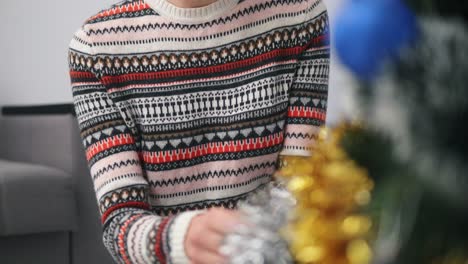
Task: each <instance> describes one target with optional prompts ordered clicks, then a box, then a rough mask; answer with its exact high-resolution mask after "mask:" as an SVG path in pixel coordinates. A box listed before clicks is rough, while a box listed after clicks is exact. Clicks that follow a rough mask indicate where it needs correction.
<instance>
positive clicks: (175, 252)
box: [169, 211, 204, 264]
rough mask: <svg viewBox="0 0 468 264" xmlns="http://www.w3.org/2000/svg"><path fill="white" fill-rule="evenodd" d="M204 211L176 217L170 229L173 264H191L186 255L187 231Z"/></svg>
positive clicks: (186, 213)
mask: <svg viewBox="0 0 468 264" xmlns="http://www.w3.org/2000/svg"><path fill="white" fill-rule="evenodd" d="M203 212H204V211H190V212H185V213H181V214H179V215H177V216H176V218H175V219H174V222H173V223H172V224H171V226H170V227H169V245H170V248H171V251H170V258H171V262H170V263H172V264H189V263H190V260H189V258H188V257H187V254H185V248H184V242H185V237H186V235H187V230H188V227H189V225H190V222H191V221H192V219H193V218H194V217H195V216H197V215H199V214H201V213H203Z"/></svg>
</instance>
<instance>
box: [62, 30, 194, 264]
mask: <svg viewBox="0 0 468 264" xmlns="http://www.w3.org/2000/svg"><path fill="white" fill-rule="evenodd" d="M92 46H93V45H92V42H91V41H90V40H89V39H88V37H87V34H86V31H85V28H84V27H83V28H82V29H80V30H78V31H77V32H76V34H75V35H74V38H73V39H72V41H71V43H70V49H69V66H70V78H71V84H72V93H73V100H74V106H75V111H76V116H77V119H78V123H79V127H80V131H81V137H82V140H83V144H84V147H85V151H86V158H87V160H88V164H89V168H90V172H91V177H92V179H93V185H94V190H95V192H96V197H97V202H98V207H99V210H100V214H101V220H102V225H103V242H104V244H105V246H106V248H107V249H108V251H109V252H110V254H111V255H112V256H113V258H114V260H115V261H116V262H117V263H137V264H146V263H188V259H187V257H186V255H185V253H184V252H185V250H184V247H183V242H184V237H185V233H186V230H187V227H188V225H189V223H190V220H191V219H192V217H193V216H194V215H195V214H197V213H198V212H187V213H181V214H178V215H176V216H170V217H161V216H158V215H156V214H155V213H153V212H152V211H151V206H150V204H149V200H148V190H149V184H148V182H147V179H146V177H145V174H144V171H143V170H142V166H141V163H140V158H139V154H138V153H139V152H138V149H137V145H138V143H137V142H138V141H137V139H138V136H137V134H136V132H135V131H134V124H133V121H132V117H131V115H130V113H129V112H128V111H127V110H125V107H123V106H119V105H118V104H117V103H114V102H113V100H112V98H110V97H109V94H108V93H107V91H106V88H105V87H104V86H103V85H102V83H101V82H100V79H99V69H100V64H101V63H102V61H101V59H98V58H96V56H94V55H93V52H92Z"/></svg>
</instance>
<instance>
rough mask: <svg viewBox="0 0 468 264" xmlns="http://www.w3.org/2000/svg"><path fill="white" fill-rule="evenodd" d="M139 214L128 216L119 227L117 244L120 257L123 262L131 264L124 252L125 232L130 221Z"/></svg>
mask: <svg viewBox="0 0 468 264" xmlns="http://www.w3.org/2000/svg"><path fill="white" fill-rule="evenodd" d="M140 216H141V215H134V216H132V217H130V219H128V220H127V221H125V222H124V224H123V225H122V226H121V227H120V231H119V235H118V242H117V244H118V246H119V253H120V255H121V256H122V259H123V260H124V262H125V264H131V262H130V259H129V258H128V256H127V254H126V253H125V234H126V233H127V229H128V226H129V225H130V223H131V222H133V221H134V220H135V219H136V218H138V217H140Z"/></svg>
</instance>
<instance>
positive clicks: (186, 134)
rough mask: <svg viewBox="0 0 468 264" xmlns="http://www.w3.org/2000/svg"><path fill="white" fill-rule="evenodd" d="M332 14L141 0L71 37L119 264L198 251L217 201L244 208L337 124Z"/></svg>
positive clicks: (89, 145)
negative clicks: (203, 219) (332, 96)
mask: <svg viewBox="0 0 468 264" xmlns="http://www.w3.org/2000/svg"><path fill="white" fill-rule="evenodd" d="M328 33H329V25H328V17H327V13H326V10H325V7H324V4H323V3H322V2H321V0H218V1H217V2H215V3H213V4H211V5H209V6H206V7H201V8H192V9H184V8H178V7H176V6H174V5H172V4H170V3H169V2H167V1H166V0H127V1H125V2H121V3H119V4H117V5H114V6H112V7H111V8H109V9H107V10H104V11H102V12H100V13H98V14H97V15H95V16H93V17H91V18H90V19H88V20H87V21H86V23H85V24H84V25H83V26H82V27H81V28H80V29H79V30H78V31H77V32H76V34H75V35H74V38H73V40H72V42H71V44H70V50H69V62H70V76H71V82H72V89H73V98H74V104H75V110H76V114H77V119H78V122H79V126H80V129H81V136H82V139H83V144H84V146H85V149H86V157H87V160H88V162H89V167H90V171H91V176H92V179H93V183H94V188H95V191H96V197H97V200H98V206H99V209H100V213H101V216H102V223H103V230H104V231H103V241H104V244H105V246H106V247H107V249H108V250H109V252H110V253H111V254H112V256H113V257H114V259H115V261H116V262H117V263H187V261H188V260H187V257H186V255H185V254H184V248H183V241H184V236H185V233H186V229H187V227H188V225H189V223H190V220H191V218H192V217H193V216H194V215H195V214H197V213H198V212H200V211H202V210H203V209H205V208H208V207H212V206H224V207H227V208H235V207H236V203H237V202H238V201H239V200H240V199H243V198H244V197H245V196H246V195H247V194H248V193H250V192H252V191H255V190H256V189H258V188H260V187H262V186H263V185H265V184H266V183H268V182H269V181H270V180H271V177H272V174H273V173H274V172H275V170H276V167H277V163H278V162H277V161H278V157H279V155H307V154H308V151H309V149H308V146H309V145H310V144H311V142H313V140H314V138H315V136H316V133H317V128H318V127H319V126H320V125H322V124H324V122H325V113H326V106H327V91H328V72H329V38H328Z"/></svg>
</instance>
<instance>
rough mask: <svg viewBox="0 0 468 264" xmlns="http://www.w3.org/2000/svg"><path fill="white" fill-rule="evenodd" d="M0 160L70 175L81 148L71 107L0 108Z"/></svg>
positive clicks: (79, 156)
mask: <svg viewBox="0 0 468 264" xmlns="http://www.w3.org/2000/svg"><path fill="white" fill-rule="evenodd" d="M0 128H1V129H0V140H1V141H2V142H1V143H0V146H1V147H0V158H3V159H8V160H12V161H18V162H27V163H33V164H40V165H45V166H50V167H55V168H59V169H61V170H63V171H66V172H69V173H71V172H73V171H74V166H75V165H76V162H77V161H80V160H81V159H82V155H83V149H82V145H81V142H80V141H79V140H77V139H78V138H79V134H78V133H79V130H78V127H77V122H76V120H75V117H74V114H73V108H72V107H71V105H51V106H39V107H27V106H25V107H3V109H2V117H1V119H0Z"/></svg>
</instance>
